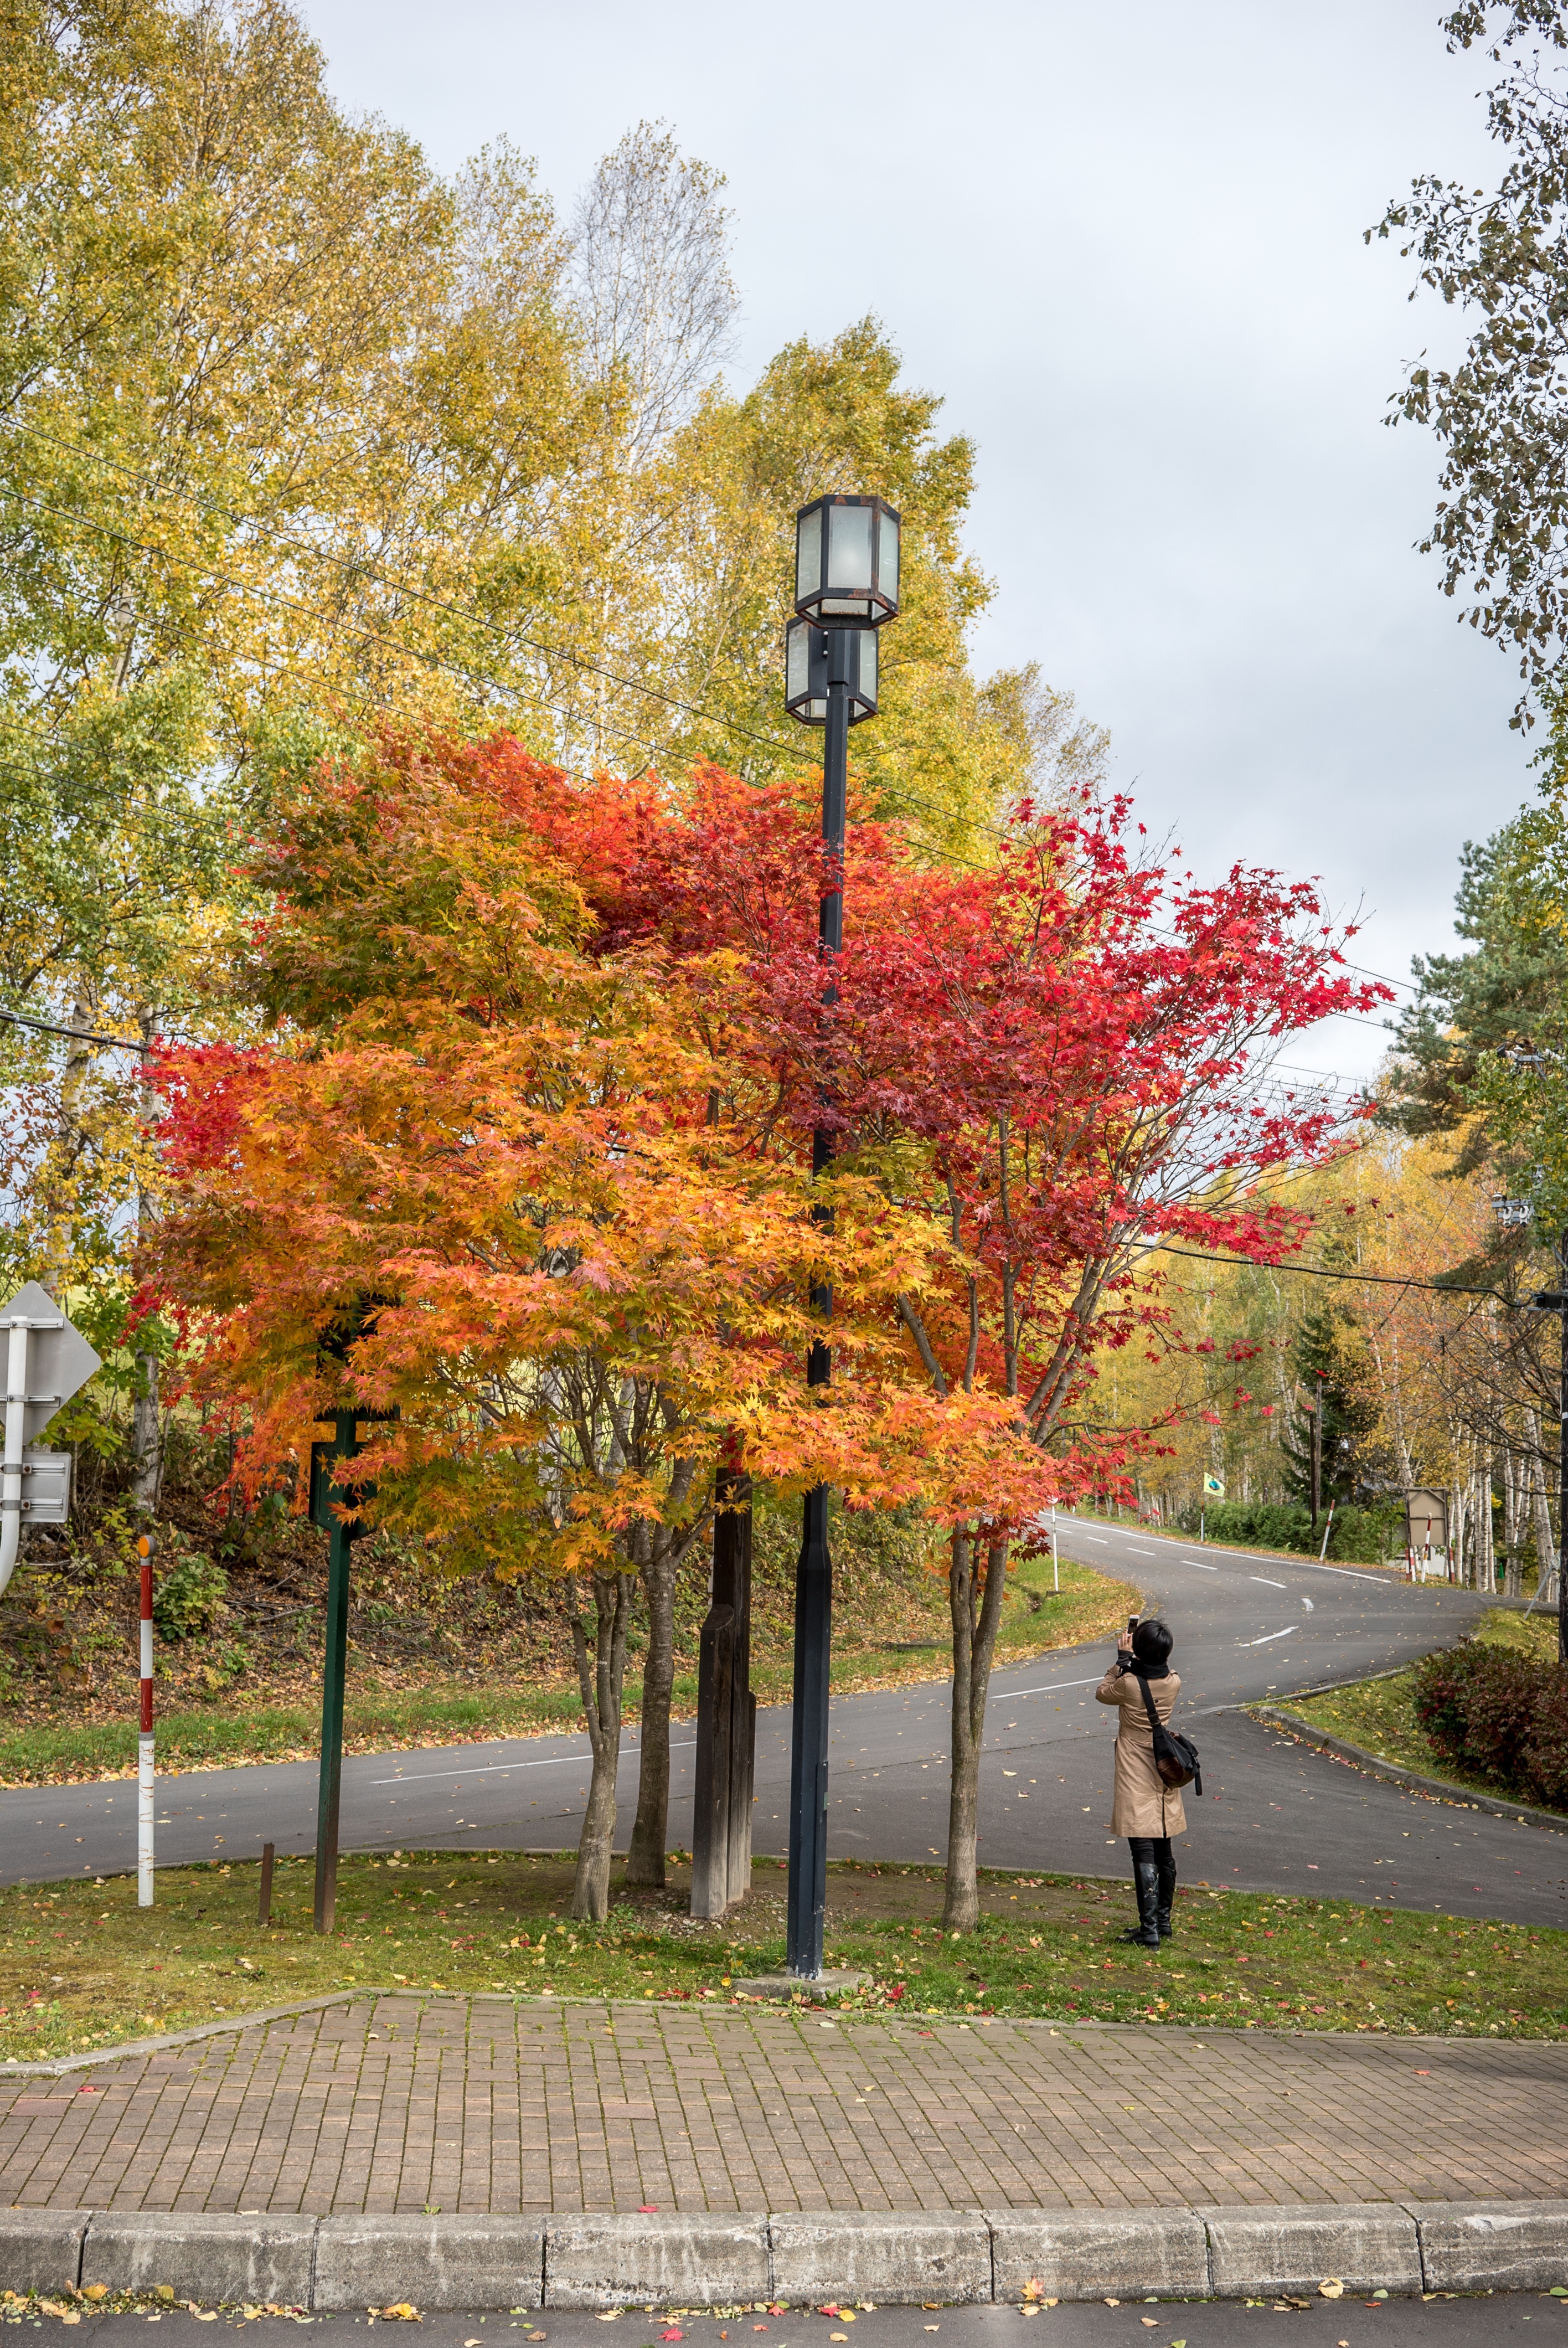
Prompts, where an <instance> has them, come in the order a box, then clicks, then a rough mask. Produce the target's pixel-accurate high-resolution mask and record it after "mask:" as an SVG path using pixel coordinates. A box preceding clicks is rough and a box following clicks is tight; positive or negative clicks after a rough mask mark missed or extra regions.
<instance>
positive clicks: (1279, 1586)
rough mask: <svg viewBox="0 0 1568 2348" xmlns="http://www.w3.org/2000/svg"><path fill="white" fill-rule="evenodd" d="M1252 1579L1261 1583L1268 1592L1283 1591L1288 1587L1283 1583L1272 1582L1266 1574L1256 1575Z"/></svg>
mask: <svg viewBox="0 0 1568 2348" xmlns="http://www.w3.org/2000/svg"><path fill="white" fill-rule="evenodd" d="M1252 1578H1253V1580H1254V1581H1261V1582H1262V1584H1263V1586H1264V1588H1265V1589H1266V1590H1283V1589H1284V1588H1285V1587H1286V1584H1285V1583H1284V1582H1283V1581H1270V1580H1269V1578H1268V1576H1267V1574H1266V1573H1255V1574H1254V1575H1253V1577H1252Z"/></svg>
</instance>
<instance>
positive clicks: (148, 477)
mask: <svg viewBox="0 0 1568 2348" xmlns="http://www.w3.org/2000/svg"><path fill="white" fill-rule="evenodd" d="M5 421H6V422H7V423H8V424H9V425H10V427H11V429H12V431H14V432H23V433H26V435H27V436H28V438H31V439H34V440H41V441H42V442H43V443H44V445H45V447H46V448H58V449H60V450H61V451H62V452H63V453H64V454H66V455H68V456H78V457H86V458H88V459H89V460H90V461H91V462H92V463H94V464H97V465H104V466H107V467H108V469H109V470H110V471H112V472H116V473H122V474H123V475H124V476H125V478H126V479H127V480H130V481H139V482H140V483H141V485H142V487H143V488H144V489H150V490H151V491H152V493H153V495H154V496H155V497H160V498H175V499H179V500H180V501H181V503H183V504H186V505H192V506H196V507H198V508H199V509H200V510H202V511H204V512H208V513H217V514H222V515H223V516H224V517H225V518H226V519H227V520H230V521H233V522H237V523H239V524H240V526H241V528H243V529H246V530H258V531H260V532H261V535H262V536H263V537H264V538H271V539H275V540H276V541H277V542H278V544H279V545H280V546H286V547H288V548H289V549H290V551H292V553H295V554H302V555H304V556H306V557H307V558H308V559H309V560H311V561H316V562H326V563H330V564H331V565H332V566H333V569H334V570H338V571H344V572H348V573H349V575H350V576H351V577H354V578H366V577H368V578H372V579H374V580H375V581H376V582H378V583H379V584H380V585H382V586H384V587H388V588H390V589H391V590H392V591H393V592H394V593H395V594H398V595H405V596H407V597H408V598H409V600H410V601H411V602H416V603H424V604H425V605H426V606H427V607H428V608H429V609H430V610H431V611H433V612H440V613H445V615H446V617H447V618H448V619H453V620H467V621H471V622H472V623H474V624H475V625H476V626H477V627H481V628H485V629H487V630H488V632H489V633H491V634H492V635H496V636H499V637H501V638H502V639H503V640H506V641H510V642H513V643H516V644H526V645H527V646H528V650H529V651H530V652H537V653H542V654H545V656H546V657H547V659H549V660H563V661H569V662H570V664H572V666H573V667H575V668H580V669H583V670H585V671H587V672H588V673H589V675H593V676H602V677H603V678H604V679H605V680H606V681H607V682H608V683H609V684H610V685H620V686H622V687H624V689H625V690H626V691H627V692H628V693H640V694H641V695H643V696H644V698H645V699H647V700H650V701H660V702H662V703H663V704H664V705H665V706H666V707H667V708H670V709H679V710H681V711H682V713H683V714H684V715H686V716H690V717H701V718H702V719H703V720H704V721H705V722H706V723H707V724H709V725H712V726H722V727H723V729H724V730H725V731H726V732H727V733H731V734H734V735H737V736H740V737H741V738H743V740H745V741H748V742H755V743H757V744H759V745H760V746H761V747H763V748H764V749H767V750H774V751H776V752H777V753H778V754H779V755H780V756H781V757H786V758H794V759H795V760H796V761H798V762H803V763H807V764H810V765H815V763H816V761H815V759H811V758H808V755H807V753H806V752H805V751H804V749H803V748H801V747H799V745H797V744H796V743H794V742H787V741H785V742H780V741H775V740H774V738H773V736H771V735H767V734H759V733H757V732H756V731H755V729H754V728H753V727H752V726H743V725H741V724H739V722H738V721H737V720H735V719H734V718H730V717H723V716H720V714H719V712H718V711H717V710H712V709H705V708H703V706H702V704H701V703H700V702H695V701H686V700H683V699H682V696H681V695H679V694H673V693H667V692H665V691H664V689H663V688H662V687H661V686H660V685H644V684H642V683H641V681H640V680H639V679H638V678H636V677H630V676H622V675H620V673H619V672H618V671H617V670H615V669H612V668H607V667H606V666H605V664H604V663H603V662H602V661H596V660H594V659H592V658H590V656H589V654H587V653H579V652H578V651H576V650H575V649H574V648H573V647H572V646H571V645H569V644H545V643H544V642H543V641H542V640H541V639H540V638H539V637H538V636H530V635H528V633H526V632H525V631H523V630H522V629H517V630H511V629H507V628H506V627H504V626H503V625H502V623H501V622H500V621H498V620H493V619H491V618H490V617H489V616H488V614H487V613H484V612H481V611H478V610H477V609H476V608H475V606H474V605H473V604H471V603H451V602H447V601H446V598H445V597H443V596H440V595H432V594H430V593H429V592H427V591H426V590H425V589H424V588H421V587H416V586H415V585H413V584H412V582H410V581H408V580H406V579H399V578H396V577H395V576H393V575H392V574H390V573H389V572H387V571H385V570H384V568H383V566H382V565H381V564H380V563H368V564H367V563H363V562H355V561H353V560H352V559H351V558H350V557H349V556H347V555H343V554H333V552H332V551H331V550H330V548H327V547H324V546H313V545H312V544H311V542H310V541H309V540H308V539H301V538H294V537H292V536H291V535H290V533H289V532H288V531H287V530H280V529H278V527H277V526H276V524H275V523H272V522H266V521H262V520H260V518H259V517H258V516H257V515H255V514H247V513H244V512H242V511H241V510H240V509H239V508H238V507H235V506H231V505H226V504H225V503H224V502H223V500H222V499H220V498H207V497H202V496H200V494H199V493H198V492H197V491H196V490H195V489H176V488H174V487H173V486H172V485H171V484H170V483H169V482H165V481H159V480H158V479H155V478H154V476H153V475H152V474H150V473H144V472H141V471H139V470H138V468H137V467H136V466H134V465H128V464H126V463H124V462H123V460H122V459H121V458H118V457H108V456H106V455H105V454H104V453H103V451H102V450H101V449H98V448H88V446H87V443H86V441H82V440H62V439H59V438H57V437H56V435H55V434H53V433H49V432H40V431H39V429H38V427H37V426H36V424H23V423H22V422H20V421H19V420H18V419H17V418H15V417H7V418H6V419H5ZM98 527H99V528H102V529H112V528H113V525H111V524H108V523H100V524H99V525H98ZM114 534H115V535H116V536H118V535H120V534H121V533H119V532H118V530H116V531H115V533H114ZM131 542H132V543H133V544H135V543H137V542H138V541H131ZM147 551H149V552H156V551H159V550H158V549H153V548H149V549H148V550H147ZM163 551H165V553H166V554H167V553H168V551H167V550H163ZM168 559H169V561H175V562H178V561H181V560H182V559H183V558H181V557H180V556H179V555H174V554H169V555H168ZM300 608H302V609H314V607H313V606H302V607H300ZM317 616H318V617H324V616H326V615H325V614H323V613H317ZM489 682H491V683H492V684H493V683H494V682H495V680H494V679H493V678H492V679H490V680H489ZM543 706H547V707H548V704H544V705H543ZM558 714H559V713H558ZM622 738H623V739H626V740H636V739H637V738H638V737H637V736H623V737H622ZM641 747H645V748H646V747H651V745H647V744H643V745H642V746H641Z"/></svg>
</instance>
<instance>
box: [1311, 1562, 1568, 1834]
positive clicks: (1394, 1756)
mask: <svg viewBox="0 0 1568 2348" xmlns="http://www.w3.org/2000/svg"><path fill="white" fill-rule="evenodd" d="M1472 1635H1473V1636H1474V1637H1475V1638H1476V1639H1477V1640H1478V1641H1479V1642H1481V1643H1482V1644H1483V1645H1487V1646H1497V1647H1513V1648H1517V1649H1519V1650H1520V1651H1521V1652H1522V1653H1528V1654H1534V1655H1539V1656H1540V1657H1541V1658H1542V1660H1546V1661H1550V1660H1553V1659H1554V1658H1555V1656H1556V1653H1557V1618H1556V1616H1555V1614H1546V1615H1538V1614H1532V1615H1530V1616H1528V1617H1527V1616H1525V1615H1522V1614H1515V1613H1512V1612H1506V1611H1505V1610H1504V1609H1503V1608H1501V1606H1500V1607H1498V1608H1497V1609H1496V1610H1495V1611H1494V1612H1491V1613H1488V1614H1483V1615H1482V1616H1481V1621H1480V1622H1479V1624H1478V1625H1477V1627H1476V1629H1475V1632H1473V1634H1472ZM1289 1710H1290V1712H1291V1713H1292V1714H1293V1715H1294V1716H1295V1717H1296V1719H1299V1720H1306V1721H1309V1722H1310V1723H1311V1724H1312V1725H1313V1727H1315V1728H1321V1729H1324V1730H1326V1731H1327V1734H1328V1735H1330V1736H1342V1737H1343V1738H1344V1739H1345V1740H1346V1742H1347V1744H1349V1745H1359V1746H1361V1747H1362V1748H1363V1749H1364V1750H1365V1751H1366V1752H1368V1753H1375V1754H1376V1755H1377V1756H1378V1759H1379V1760H1380V1761H1392V1762H1393V1763H1394V1764H1395V1765H1396V1766H1398V1767H1399V1768H1401V1769H1415V1770H1418V1771H1419V1773H1420V1774H1421V1775H1422V1776H1427V1777H1441V1778H1442V1779H1443V1780H1444V1782H1445V1783H1446V1784H1448V1785H1450V1786H1452V1787H1453V1788H1454V1791H1455V1792H1456V1793H1464V1794H1489V1795H1491V1797H1493V1798H1494V1799H1495V1798H1496V1797H1497V1796H1498V1792H1499V1789H1498V1787H1495V1786H1488V1785H1482V1784H1481V1783H1480V1782H1479V1781H1472V1780H1471V1779H1468V1778H1464V1777H1459V1776H1455V1774H1454V1771H1453V1769H1452V1767H1451V1766H1450V1764H1449V1763H1448V1762H1447V1761H1445V1760H1443V1759H1442V1758H1441V1756H1440V1755H1439V1754H1437V1753H1434V1751H1433V1750H1432V1747H1431V1746H1430V1744H1429V1742H1428V1740H1427V1735H1426V1731H1425V1730H1424V1729H1423V1728H1422V1726H1421V1724H1420V1722H1419V1720H1418V1719H1417V1718H1416V1713H1415V1675H1414V1673H1411V1672H1398V1673H1394V1674H1393V1676H1392V1677H1390V1678H1389V1679H1377V1680H1361V1681H1358V1683H1356V1684H1355V1685H1353V1686H1351V1687H1345V1688H1336V1689H1335V1690H1334V1692H1333V1694H1331V1695H1313V1696H1300V1697H1295V1698H1293V1699H1292V1700H1291V1702H1290V1704H1289ZM1504 1798H1506V1793H1505V1794H1504Z"/></svg>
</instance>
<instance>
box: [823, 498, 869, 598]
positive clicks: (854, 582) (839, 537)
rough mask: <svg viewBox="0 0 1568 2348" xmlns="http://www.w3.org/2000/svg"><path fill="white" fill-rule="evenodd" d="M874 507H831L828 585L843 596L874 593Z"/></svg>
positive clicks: (828, 525)
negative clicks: (872, 576)
mask: <svg viewBox="0 0 1568 2348" xmlns="http://www.w3.org/2000/svg"><path fill="white" fill-rule="evenodd" d="M871 520H872V508H871V507H870V506H868V505H866V506H847V505H845V506H829V507H828V509H827V578H826V581H825V585H826V586H827V587H828V588H829V589H830V590H831V591H833V592H835V593H837V594H840V595H856V596H858V595H868V594H869V593H870V592H871Z"/></svg>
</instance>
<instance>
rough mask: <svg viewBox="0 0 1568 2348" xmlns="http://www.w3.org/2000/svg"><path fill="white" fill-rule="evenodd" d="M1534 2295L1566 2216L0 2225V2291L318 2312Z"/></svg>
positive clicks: (1310, 2208) (137, 2219)
mask: <svg viewBox="0 0 1568 2348" xmlns="http://www.w3.org/2000/svg"><path fill="white" fill-rule="evenodd" d="M1326 2281H1337V2282H1338V2283H1340V2284H1341V2285H1343V2287H1344V2288H1345V2289H1346V2290H1347V2291H1356V2292H1360V2291H1377V2290H1383V2291H1389V2292H1390V2293H1392V2294H1393V2295H1395V2296H1409V2295H1410V2294H1412V2293H1414V2292H1417V2291H1423V2290H1424V2291H1542V2290H1549V2289H1551V2287H1552V2286H1553V2284H1556V2283H1562V2282H1564V2281H1568V2201H1426V2202H1421V2201H1409V2202H1399V2201H1361V2202H1318V2203H1305V2202H1298V2203H1295V2204H1285V2205H1278V2206H1275V2207H1269V2208H1264V2207H1260V2206H1258V2205H1256V2204H1252V2205H1250V2206H1248V2207H1245V2208H1241V2209H1225V2208H1219V2207H1213V2208H1203V2209H1122V2210H1113V2209H999V2210H994V2211H987V2210H983V2209H931V2210H924V2209H915V2210H910V2209H897V2210H873V2209H844V2210H837V2209H824V2210H790V2211H781V2212H779V2213H777V2214H774V2215H768V2214H764V2213H752V2214H747V2213H745V2212H736V2213H735V2214H733V2215H731V2216H728V2217H726V2216H724V2215H723V2213H722V2212H717V2211H705V2210H693V2211H691V2212H686V2211H682V2210H661V2211H654V2210H639V2211H638V2212H637V2213H636V2214H635V2215H631V2214H623V2213H618V2212H611V2211H608V2210H604V2211H600V2210H587V2211H582V2212H562V2213H561V2214H560V2215H559V2216H554V2217H527V2216H521V2217H491V2216H483V2215H477V2216H473V2217H464V2216H461V2215H458V2216H454V2217H445V2216H439V2217H425V2216H414V2215H412V2214H410V2213H406V2212H398V2213H396V2214H393V2215H385V2216H360V2217H338V2218H313V2217H309V2216H302V2215H300V2214H298V2213H296V2212H292V2211H287V2210H274V2211H267V2212H246V2211H232V2210H226V2211H216V2212H215V2211H209V2212H205V2213H202V2214H200V2215H197V2214H187V2213H185V2212H183V2211H170V2210H152V2209H124V2210H102V2209H99V2210H93V2209H4V2210H0V2289H5V2290H9V2291H22V2292H27V2291H40V2292H42V2291H50V2292H59V2291H74V2290H77V2289H85V2288H86V2287H87V2285H88V2284H102V2285H104V2286H105V2287H106V2288H107V2289H108V2290H109V2291H156V2290H158V2289H159V2287H160V2286H168V2287H169V2289H171V2290H172V2291H173V2292H174V2294H175V2296H176V2297H177V2298H179V2299H191V2300H197V2301H202V2302H208V2303H209V2304H210V2303H211V2302H225V2303H229V2304H236V2303H248V2304H252V2305H254V2304H258V2303H260V2304H261V2305H267V2304H271V2305H272V2306H279V2307H295V2308H309V2309H311V2310H313V2311H319V2312H323V2313H324V2312H330V2311H333V2310H344V2309H348V2308H351V2307H377V2306H386V2305H389V2304H392V2303H395V2302H402V2301H411V2302H413V2304H414V2305H415V2307H419V2308H421V2309H424V2310H426V2311H438V2310H443V2309H446V2310H452V2309H459V2308H471V2309H474V2310H476V2311H477V2310H478V2309H481V2308H520V2307H562V2308H565V2307H575V2308H609V2307H626V2306H636V2305H647V2304H650V2303H653V2304H663V2305H675V2306H682V2307H713V2306H733V2305H734V2304H735V2303H737V2302H740V2303H743V2304H745V2303H752V2302H766V2301H773V2300H778V2299H783V2300H784V2301H786V2302H789V2303H790V2304H793V2305H794V2306H796V2307H799V2306H801V2305H802V2304H807V2305H811V2304H820V2303H821V2302H822V2301H823V2300H825V2299H832V2298H844V2299H849V2298H866V2299H875V2300H878V2301H881V2302H886V2304H888V2305H892V2306H908V2305H916V2304H919V2303H922V2302H941V2303H943V2304H946V2305H948V2306H952V2305H960V2304H966V2303H969V2304H972V2303H975V2302H981V2303H987V2304H996V2305H1003V2306H1006V2305H1012V2306H1016V2305H1018V2304H1019V2303H1020V2302H1026V2301H1031V2300H1040V2299H1053V2300H1093V2299H1106V2298H1112V2297H1115V2298H1124V2299H1125V2298H1139V2297H1143V2295H1144V2294H1145V2293H1151V2292H1157V2293H1158V2294H1160V2296H1162V2297H1164V2298H1171V2297H1184V2298H1192V2299H1209V2298H1214V2299H1241V2298H1263V2297H1272V2296H1275V2295H1276V2294H1277V2293H1279V2292H1281V2291H1296V2292H1302V2293H1315V2292H1316V2291H1317V2287H1318V2285H1319V2284H1320V2283H1322V2282H1326Z"/></svg>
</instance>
